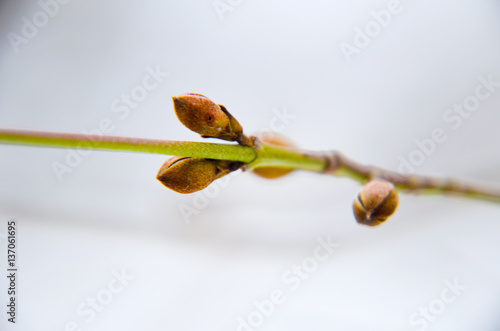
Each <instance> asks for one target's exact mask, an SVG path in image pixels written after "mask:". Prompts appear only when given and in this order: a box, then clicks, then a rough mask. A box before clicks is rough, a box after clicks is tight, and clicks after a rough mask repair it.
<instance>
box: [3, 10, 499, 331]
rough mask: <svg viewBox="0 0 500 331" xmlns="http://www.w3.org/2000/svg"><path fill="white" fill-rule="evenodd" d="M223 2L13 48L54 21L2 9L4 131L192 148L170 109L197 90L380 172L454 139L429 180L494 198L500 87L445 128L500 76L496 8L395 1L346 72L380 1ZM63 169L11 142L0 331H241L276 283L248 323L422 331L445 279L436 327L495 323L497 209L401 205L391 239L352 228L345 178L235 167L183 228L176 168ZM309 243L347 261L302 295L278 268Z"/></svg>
mask: <svg viewBox="0 0 500 331" xmlns="http://www.w3.org/2000/svg"><path fill="white" fill-rule="evenodd" d="M42 1H43V0H42ZM46 1H47V0H46ZM226 1H227V0H226ZM226 1H224V3H227V2H226ZM44 3H45V2H44ZM231 3H232V4H233V5H232V7H231V8H233V10H232V11H227V12H224V13H223V14H222V16H220V15H218V13H217V11H216V10H215V9H214V5H213V2H212V0H204V1H140V2H139V1H123V0H122V1H78V0H73V1H70V2H69V3H68V4H64V5H60V8H59V9H58V11H57V13H56V14H55V15H54V17H51V18H50V19H49V20H48V22H47V23H46V24H45V25H44V26H42V27H40V28H38V32H36V33H34V36H31V38H27V39H26V41H27V42H26V43H23V44H20V45H18V47H17V50H18V52H16V47H13V45H12V43H11V42H10V41H9V38H8V34H9V33H15V34H17V35H19V36H22V29H23V24H25V22H24V21H23V17H26V18H27V19H28V20H29V21H31V22H33V16H34V15H36V14H37V13H39V12H40V11H41V10H42V9H41V7H40V4H38V2H35V1H4V2H2V3H1V4H0V36H1V38H0V127H1V128H10V129H32V130H45V131H61V132H82V131H83V130H92V129H96V128H98V127H99V122H100V121H101V120H102V119H104V118H109V119H110V120H111V121H112V123H113V125H114V130H113V132H112V134H113V135H120V136H134V137H148V138H165V139H176V140H197V141H200V140H201V138H199V137H197V135H196V134H195V133H193V132H191V131H189V130H188V129H186V128H184V127H183V126H182V125H181V124H180V123H179V122H178V121H177V119H176V117H175V114H174V112H173V108H172V102H171V96H173V95H177V94H181V93H185V92H197V93H203V94H205V95H207V96H209V97H210V98H211V99H213V100H214V101H215V102H218V103H222V104H224V105H225V106H226V107H227V108H228V109H229V111H231V112H232V114H233V115H235V117H236V118H237V119H238V120H239V121H240V123H241V124H242V125H243V127H244V128H245V130H246V132H249V133H251V132H255V131H257V130H260V129H263V128H269V126H270V123H271V121H272V119H273V117H275V116H276V115H275V111H280V112H282V111H283V110H286V111H287V112H288V113H291V114H294V115H295V116H296V117H295V118H293V119H291V120H290V122H289V123H288V125H286V126H285V128H284V130H283V132H282V133H283V134H285V135H287V136H288V137H290V138H292V139H293V140H294V141H295V142H296V143H297V144H298V145H300V146H301V147H303V148H307V149H313V150H324V149H339V150H341V151H343V152H344V153H345V154H346V155H348V156H350V157H352V158H354V159H356V160H359V161H361V162H365V163H370V164H376V165H379V166H384V167H387V168H390V169H397V168H398V165H399V164H400V159H399V158H400V157H404V158H408V156H409V155H410V153H412V152H413V151H415V150H416V148H417V146H416V144H415V140H420V141H422V140H424V139H427V138H429V137H431V135H432V131H433V130H434V129H436V128H442V129H443V130H444V131H445V133H446V135H447V137H448V138H447V140H446V141H445V142H444V143H442V144H438V145H437V147H436V149H435V151H434V152H433V153H431V155H429V156H428V157H426V158H425V162H423V163H422V164H421V165H420V166H418V167H417V171H418V172H419V173H425V174H434V175H444V176H453V177H458V178H463V179H467V180H470V181H475V182H480V183H484V184H488V185H491V186H497V187H498V186H500V171H499V170H500V152H499V150H498V145H499V143H500V134H499V133H498V123H499V121H500V113H499V109H498V108H499V107H500V91H496V92H494V93H493V94H492V95H491V97H490V98H488V99H487V100H485V101H481V103H480V106H479V108H478V109H477V110H476V111H475V112H471V113H470V114H469V115H470V116H469V117H468V118H467V119H464V120H463V123H462V125H461V126H460V127H459V128H458V129H456V130H454V129H453V128H452V127H451V125H450V123H448V122H446V121H445V120H444V119H443V114H444V113H445V112H446V110H447V109H449V108H451V107H452V106H453V104H454V103H461V102H462V101H463V100H464V99H465V98H466V97H467V96H470V95H473V94H474V90H475V88H476V86H477V85H478V84H479V81H478V77H479V76H481V75H482V76H484V77H488V75H493V78H494V80H495V81H500V66H499V62H498V59H500V5H499V4H498V2H496V1H492V0H490V1H486V0H485V1H467V0H455V1H451V0H449V1H440V2H432V1H409V0H405V1H401V3H400V7H401V8H402V11H401V12H400V13H399V14H397V15H393V16H392V19H391V22H390V23H389V24H388V25H387V27H384V28H383V29H382V30H381V31H380V33H379V34H378V35H377V36H376V37H374V38H372V40H371V42H370V44H369V45H368V46H367V47H365V48H363V49H361V50H360V52H359V54H355V55H353V56H352V57H351V61H350V62H349V61H347V60H346V57H345V56H344V55H343V53H342V51H341V48H340V45H341V44H342V43H343V42H345V43H349V44H352V43H353V39H354V37H355V34H356V32H355V29H356V27H358V28H360V29H363V28H364V27H365V25H366V24H367V23H369V22H370V21H373V20H374V18H373V17H372V15H371V12H372V11H380V10H382V9H386V8H387V6H388V3H389V2H388V1H346V0H345V1H332V2H330V1H286V2H283V1H240V2H238V1H232V2H231ZM221 17H222V19H221ZM148 67H149V68H153V69H154V68H156V67H159V68H160V69H161V70H162V71H164V72H168V73H169V75H168V77H167V78H165V79H164V80H163V82H162V83H161V84H159V86H158V87H157V88H156V89H154V90H153V91H151V92H150V93H149V94H148V95H147V97H146V98H145V99H144V100H143V101H142V102H140V103H139V104H138V106H137V107H136V108H135V109H131V111H130V114H129V116H128V117H126V118H125V119H120V118H119V117H118V115H119V114H117V113H115V112H113V111H112V107H111V105H112V104H113V102H114V101H115V100H119V98H120V96H121V95H122V94H130V93H131V91H132V90H133V89H134V88H135V87H137V86H140V85H141V84H142V80H143V78H144V77H145V76H146V75H147V70H146V68H148ZM67 155H68V150H64V149H45V148H31V147H18V146H0V170H1V171H0V233H1V234H3V235H5V233H6V224H7V221H8V220H9V219H17V220H18V224H19V225H18V230H19V231H18V265H19V278H18V288H19V295H18V303H19V306H18V317H17V318H18V319H17V323H16V325H12V324H10V323H7V321H6V317H7V315H6V314H5V311H6V307H5V306H4V303H5V302H6V300H7V295H6V289H7V282H6V279H5V277H4V276H2V277H1V279H2V281H0V302H2V307H4V308H1V309H0V316H1V317H0V329H1V330H37V331H44V330H50V331H58V330H61V331H62V330H65V328H67V327H68V325H70V326H71V323H72V322H75V323H76V324H77V325H78V327H79V328H80V329H81V330H83V331H87V330H88V331H90V330H92V331H94V330H95V331H97V330H236V329H237V328H238V318H239V317H241V318H243V319H247V318H248V316H249V315H251V314H252V313H253V312H255V311H256V308H255V306H254V303H253V302H254V301H255V300H256V301H258V302H262V301H264V300H267V299H269V297H270V294H271V293H272V292H273V291H274V290H280V291H282V292H283V293H284V295H285V300H284V302H283V303H282V304H280V305H279V306H277V307H275V308H274V311H273V312H272V313H271V314H269V315H270V316H266V317H264V318H263V321H262V323H259V327H258V328H255V330H287V331H290V330H419V329H423V328H420V327H419V326H415V325H411V324H410V321H409V319H410V316H412V314H415V313H418V310H419V308H420V307H428V306H429V304H431V303H432V302H434V303H436V300H440V297H441V293H442V291H443V290H444V289H445V288H446V284H445V279H448V280H450V281H453V280H455V279H456V280H457V281H458V283H459V284H461V285H462V286H465V288H466V289H464V290H462V291H461V293H460V295H459V296H458V297H456V299H455V300H454V301H453V302H451V303H447V304H445V307H444V311H443V312H442V313H441V314H438V316H436V317H435V320H434V321H432V322H431V323H429V324H428V328H427V329H428V330H498V329H499V328H500V318H499V315H498V310H499V308H500V281H499V279H500V278H499V277H500V263H499V260H500V240H498V238H499V233H500V207H499V206H498V205H494V204H490V203H486V202H477V201H469V200H464V199H459V198H443V197H418V196H407V195H403V196H402V197H401V204H400V208H399V210H398V211H397V213H396V214H395V216H394V217H392V218H391V219H389V220H388V222H387V224H384V225H383V226H380V227H379V228H368V227H362V226H360V225H358V224H357V223H356V222H355V221H354V218H353V216H352V211H351V204H352V201H353V198H354V197H355V195H356V193H357V191H358V190H359V185H358V184H357V183H355V182H352V181H350V180H347V179H340V178H335V177H325V176H320V175H316V174H312V173H306V172H297V173H294V174H292V175H290V176H288V177H287V178H283V179H281V180H276V181H265V180H263V179H260V178H257V177H256V176H254V175H252V174H248V173H244V174H242V175H238V176H235V177H232V178H231V181H230V182H229V184H228V185H227V186H226V187H224V188H223V189H219V190H218V191H219V193H218V194H213V195H215V197H212V198H210V199H208V201H209V202H208V206H204V207H205V208H202V209H200V213H199V214H198V215H194V216H192V217H191V222H190V223H189V224H188V223H187V222H186V221H185V219H184V218H183V217H182V215H181V213H180V211H179V206H181V205H183V204H184V205H187V206H193V199H194V198H195V197H197V199H199V200H200V201H201V200H203V197H205V196H206V193H202V195H180V194H177V193H174V192H172V191H170V190H168V189H166V188H165V187H163V186H162V185H161V184H160V183H159V182H158V181H157V180H156V179H155V175H156V171H157V170H158V168H159V167H160V165H161V164H162V163H163V161H164V160H166V159H167V156H160V155H147V154H127V153H111V152H92V153H91V154H90V155H88V156H85V157H84V158H83V159H82V161H81V163H80V164H79V165H78V166H77V167H74V168H72V172H71V173H66V174H64V176H63V180H62V182H60V181H59V180H58V178H57V176H56V175H55V173H54V171H53V168H52V167H53V163H54V162H60V163H63V164H64V163H65V162H66V161H65V158H66V157H67ZM213 185H215V184H213ZM210 192H212V193H213V192H217V189H215V190H214V191H210ZM203 194H205V195H203ZM213 195H212V196H213ZM0 236H1V235H0ZM318 237H320V238H323V239H324V240H327V239H328V238H330V240H331V241H333V242H335V243H338V244H339V245H340V247H339V248H337V249H335V250H334V252H333V253H332V254H330V256H329V258H328V259H327V260H326V261H323V262H320V263H319V264H318V266H317V268H315V269H314V270H313V271H312V272H311V273H310V274H309V275H308V278H307V279H304V280H303V281H302V282H301V284H300V288H299V289H297V290H296V291H292V290H291V289H290V284H287V283H285V282H284V281H283V279H282V275H283V274H284V273H285V272H287V271H289V270H291V268H292V267H293V266H294V265H296V264H297V265H301V264H302V262H303V261H304V259H306V258H308V257H311V256H313V252H314V250H315V248H316V247H317V245H318V244H317V241H316V240H317V238H318ZM0 240H1V243H0V250H1V254H0V258H1V262H0V267H1V268H2V271H0V275H3V274H4V272H5V271H4V270H5V268H6V264H5V262H6V256H5V251H6V240H5V237H0ZM122 269H125V270H126V272H127V273H128V274H130V275H133V276H134V279H133V280H130V281H129V282H128V285H127V286H126V287H125V288H123V290H122V291H121V292H119V293H116V294H114V295H113V297H112V298H111V299H110V302H109V304H107V305H104V306H103V308H102V311H100V312H98V313H96V316H95V318H93V319H92V320H91V321H89V322H87V321H86V318H87V317H88V315H85V316H82V314H81V313H78V312H77V308H78V307H79V306H81V305H82V304H84V305H85V303H86V302H87V298H92V297H96V296H97V295H99V294H100V295H101V299H102V298H103V297H102V295H105V294H106V289H107V288H108V283H109V282H110V281H112V279H113V278H114V277H115V276H114V275H113V271H116V272H121V270H122ZM436 307H439V304H438V306H436ZM254 315H255V314H254ZM420 319H421V317H420ZM421 321H423V320H422V319H421ZM68 329H71V327H69V328H68ZM240 329H241V330H245V329H244V328H240Z"/></svg>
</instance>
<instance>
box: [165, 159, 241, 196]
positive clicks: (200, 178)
mask: <svg viewBox="0 0 500 331" xmlns="http://www.w3.org/2000/svg"><path fill="white" fill-rule="evenodd" d="M242 165H243V163H240V162H233V161H223V160H212V159H202V158H194V157H180V156H174V157H171V158H170V159H168V160H167V161H165V162H164V163H163V165H162V166H161V167H160V170H158V174H157V175H156V179H158V180H159V181H160V182H161V183H162V184H163V185H165V186H166V187H168V188H169V189H171V190H173V191H175V192H178V193H183V194H187V193H194V192H197V191H200V190H202V189H204V188H205V187H207V186H208V185H210V183H212V182H213V181H214V180H215V179H218V178H221V177H223V176H225V175H227V174H228V173H230V172H231V171H234V170H237V169H239V168H240V167H241V166H242Z"/></svg>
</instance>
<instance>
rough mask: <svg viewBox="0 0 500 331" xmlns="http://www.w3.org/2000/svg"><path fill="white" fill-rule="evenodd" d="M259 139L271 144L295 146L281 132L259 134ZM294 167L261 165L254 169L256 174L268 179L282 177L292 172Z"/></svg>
mask: <svg viewBox="0 0 500 331" xmlns="http://www.w3.org/2000/svg"><path fill="white" fill-rule="evenodd" d="M257 137H259V139H260V140H261V141H263V142H265V143H268V144H271V145H276V146H281V147H294V146H295V145H294V144H293V143H292V142H291V141H290V140H289V139H288V138H286V137H285V136H283V135H281V134H279V133H274V132H273V133H272V134H271V135H265V134H262V135H257ZM292 171H293V169H289V168H278V167H259V168H255V169H253V172H254V173H255V174H256V175H259V176H261V177H264V178H268V179H274V178H278V177H282V176H284V175H287V174H289V173H290V172H292Z"/></svg>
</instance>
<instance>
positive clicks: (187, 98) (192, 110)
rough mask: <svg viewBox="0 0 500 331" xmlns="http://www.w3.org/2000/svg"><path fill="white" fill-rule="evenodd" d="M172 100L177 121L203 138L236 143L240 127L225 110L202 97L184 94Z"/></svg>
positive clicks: (194, 94)
mask: <svg viewBox="0 0 500 331" xmlns="http://www.w3.org/2000/svg"><path fill="white" fill-rule="evenodd" d="M172 99H173V101H174V109H175V113H176V115H177V118H178V119H179V121H181V123H182V124H184V125H185V126H186V127H187V128H188V129H190V130H192V131H194V132H197V133H199V134H200V135H201V136H202V137H204V138H219V139H224V140H229V141H236V140H238V139H239V138H240V137H241V135H242V134H243V129H242V127H241V125H240V124H239V123H238V121H237V120H236V119H235V118H234V117H233V116H232V115H231V114H230V113H229V112H228V111H227V109H226V108H225V107H224V106H222V105H217V104H216V103H214V102H213V101H212V100H210V99H209V98H207V97H206V96H204V95H201V94H197V93H186V94H181V95H179V96H177V97H172Z"/></svg>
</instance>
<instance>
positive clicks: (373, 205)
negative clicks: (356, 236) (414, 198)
mask: <svg viewBox="0 0 500 331" xmlns="http://www.w3.org/2000/svg"><path fill="white" fill-rule="evenodd" d="M398 204H399V193H398V191H397V190H396V188H395V187H394V184H392V183H390V182H388V181H386V180H381V179H374V180H371V181H369V182H368V183H367V184H366V185H365V186H363V188H362V189H361V192H360V193H359V195H358V197H357V199H356V200H354V204H353V211H354V217H355V218H356V221H357V222H358V223H360V224H364V225H369V226H376V225H379V224H381V223H383V222H384V221H385V220H386V219H387V218H389V216H391V215H392V214H393V213H394V212H395V211H396V209H397V207H398Z"/></svg>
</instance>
